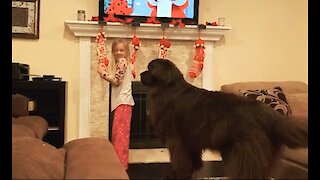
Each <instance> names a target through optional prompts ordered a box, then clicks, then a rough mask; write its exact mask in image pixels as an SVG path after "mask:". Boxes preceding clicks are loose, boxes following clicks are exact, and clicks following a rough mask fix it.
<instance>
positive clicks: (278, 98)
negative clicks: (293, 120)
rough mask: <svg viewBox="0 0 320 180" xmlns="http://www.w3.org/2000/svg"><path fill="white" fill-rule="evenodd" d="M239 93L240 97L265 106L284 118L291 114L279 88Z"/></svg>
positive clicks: (241, 91)
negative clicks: (259, 102) (254, 100)
mask: <svg viewBox="0 0 320 180" xmlns="http://www.w3.org/2000/svg"><path fill="white" fill-rule="evenodd" d="M239 92H240V94H241V95H242V96H245V97H248V98H252V99H256V100H258V101H261V102H263V103H265V104H267V105H268V106H270V107H272V108H273V109H274V110H276V111H277V112H279V113H281V114H283V115H285V116H288V115H290V114H291V109H290V106H289V104H288V102H287V99H286V96H285V95H284V93H283V91H282V89H281V88H280V87H274V88H272V89H260V90H239Z"/></svg>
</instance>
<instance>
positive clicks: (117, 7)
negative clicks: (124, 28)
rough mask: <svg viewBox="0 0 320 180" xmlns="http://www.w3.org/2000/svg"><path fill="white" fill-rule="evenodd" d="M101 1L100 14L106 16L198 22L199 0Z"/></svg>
mask: <svg viewBox="0 0 320 180" xmlns="http://www.w3.org/2000/svg"><path fill="white" fill-rule="evenodd" d="M100 1H102V3H99V15H100V16H104V17H106V16H108V15H109V14H113V15H115V16H118V17H135V18H138V19H140V20H141V22H143V18H148V17H156V18H157V20H159V21H161V22H168V20H172V19H181V20H183V21H184V22H185V23H186V24H198V7H199V0H100ZM101 6H102V7H101ZM101 11H102V12H101ZM138 21H139V20H138Z"/></svg>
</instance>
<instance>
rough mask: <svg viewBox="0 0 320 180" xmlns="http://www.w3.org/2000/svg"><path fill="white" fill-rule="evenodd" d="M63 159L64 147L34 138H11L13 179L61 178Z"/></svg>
mask: <svg viewBox="0 0 320 180" xmlns="http://www.w3.org/2000/svg"><path fill="white" fill-rule="evenodd" d="M64 160H65V150H64V149H61V148H60V149H57V148H55V147H54V146H52V145H50V144H48V143H45V142H43V141H41V140H39V139H36V138H31V137H14V138H12V178H13V179H63V178H64Z"/></svg>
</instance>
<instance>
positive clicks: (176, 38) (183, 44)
mask: <svg viewBox="0 0 320 180" xmlns="http://www.w3.org/2000/svg"><path fill="white" fill-rule="evenodd" d="M65 25H66V26H67V27H68V28H69V29H70V30H71V32H73V33H74V35H75V36H77V37H79V79H81V80H79V102H78V106H79V114H78V118H79V138H83V137H90V136H105V137H108V136H109V123H110V122H109V116H110V114H109V111H108V109H109V85H108V84H107V83H105V82H103V81H102V80H101V78H100V77H99V76H98V74H97V72H96V67H97V55H96V52H95V46H96V44H95V37H96V35H97V33H98V32H99V30H100V28H101V26H100V25H99V24H98V22H94V21H65ZM132 28H133V27H131V26H130V25H123V24H120V23H109V22H108V24H107V25H106V26H103V31H104V32H106V34H107V37H108V38H109V43H110V42H111V41H112V40H111V39H112V38H126V39H131V38H132V33H130V32H132ZM230 29H231V28H230V27H227V26H211V27H207V28H206V29H201V30H200V29H198V27H197V26H195V25H187V26H186V27H185V28H177V27H173V26H171V25H170V26H169V27H168V28H166V29H165V32H166V33H165V34H166V38H167V39H169V40H170V41H171V43H172V45H171V46H172V47H170V49H171V52H169V53H168V56H169V57H168V58H169V59H170V60H173V61H174V62H175V63H176V65H177V66H178V68H179V69H180V70H181V71H182V72H187V69H188V68H189V67H190V65H191V64H192V58H193V53H194V47H193V45H194V41H195V40H196V39H197V38H198V32H199V31H201V39H203V40H204V41H205V44H206V49H205V55H206V57H205V60H204V68H203V71H202V73H201V74H200V76H199V77H198V78H196V79H187V78H188V77H187V75H186V74H185V78H186V80H187V81H188V82H190V83H191V84H193V85H195V86H197V87H201V88H204V89H207V90H213V89H214V79H213V78H214V77H215V75H216V74H215V70H214V68H213V62H214V58H213V50H214V43H215V42H217V41H219V40H220V39H221V38H222V37H223V36H224V34H225V33H226V32H227V31H228V30H230ZM161 30H163V29H162V27H161V25H157V24H141V25H140V26H139V27H136V33H137V36H138V37H139V38H140V40H141V42H142V47H141V50H139V51H140V52H138V56H140V57H137V61H136V62H139V63H138V64H137V65H138V69H139V70H140V72H141V70H143V69H145V68H146V64H147V63H148V62H147V61H146V60H150V59H152V58H154V57H156V56H157V55H158V49H159V47H158V46H157V44H158V42H159V40H160V39H161V38H162V33H161ZM107 43H108V40H107ZM222 44H223V42H222ZM220 45H221V44H220ZM108 46H109V47H110V44H108ZM136 81H140V80H139V79H136ZM134 96H135V97H136V98H137V100H138V102H139V103H137V104H140V103H141V104H143V103H144V101H145V100H144V99H145V98H146V97H145V94H144V93H143V92H141V93H137V94H134ZM146 102H147V101H146ZM146 107H147V105H146ZM147 112H148V111H147V109H146V112H145V113H146V114H147ZM134 113H140V112H139V111H137V112H134ZM146 119H147V116H146ZM146 122H147V120H146ZM138 124H139V123H138ZM143 128H144V129H143ZM143 128H142V129H143V130H146V131H149V130H150V129H148V128H147V127H144V126H143ZM134 129H135V128H134ZM150 132H152V130H151V131H150ZM133 134H134V135H133V136H136V135H135V133H133ZM144 136H151V137H153V135H152V133H151V134H150V133H149V134H148V135H144ZM142 139H143V138H142ZM137 144H139V143H137Z"/></svg>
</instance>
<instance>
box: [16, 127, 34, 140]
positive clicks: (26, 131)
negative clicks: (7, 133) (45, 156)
mask: <svg viewBox="0 0 320 180" xmlns="http://www.w3.org/2000/svg"><path fill="white" fill-rule="evenodd" d="M19 136H28V137H33V138H35V137H36V134H35V133H34V131H32V129H30V128H29V127H27V126H24V125H21V124H12V137H19Z"/></svg>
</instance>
